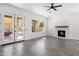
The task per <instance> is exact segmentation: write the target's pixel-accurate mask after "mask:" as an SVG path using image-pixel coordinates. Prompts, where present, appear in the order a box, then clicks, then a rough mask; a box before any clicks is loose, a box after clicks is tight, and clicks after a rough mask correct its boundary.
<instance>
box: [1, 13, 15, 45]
mask: <svg viewBox="0 0 79 59" xmlns="http://www.w3.org/2000/svg"><path fill="white" fill-rule="evenodd" d="M5 15H10V16H12V20H13V23H12V41H10V42H8V41H6V42H4V40H5V38H4V31H5V30H4V16H5ZM2 27H3V28H2V32H3V39H2V43H1V44H8V43H12V42H14V14H12V13H9V12H5V13H2Z"/></svg>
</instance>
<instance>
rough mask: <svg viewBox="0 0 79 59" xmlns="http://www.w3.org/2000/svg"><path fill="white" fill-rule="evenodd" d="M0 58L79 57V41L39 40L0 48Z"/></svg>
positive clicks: (47, 38)
mask: <svg viewBox="0 0 79 59" xmlns="http://www.w3.org/2000/svg"><path fill="white" fill-rule="evenodd" d="M0 55H1V56H79V41H78V40H67V39H56V38H50V37H46V38H41V39H40V38H39V39H33V40H28V41H23V42H19V43H14V44H9V45H4V46H1V47H0Z"/></svg>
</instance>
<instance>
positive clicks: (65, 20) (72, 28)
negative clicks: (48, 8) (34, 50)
mask: <svg viewBox="0 0 79 59" xmlns="http://www.w3.org/2000/svg"><path fill="white" fill-rule="evenodd" d="M47 21H48V36H53V37H58V36H57V30H60V29H61V28H55V26H61V25H64V26H66V25H67V26H69V27H68V28H66V29H62V30H66V35H67V36H66V37H65V38H66V39H77V40H79V12H73V13H69V14H64V15H61V14H59V15H58V14H57V15H56V14H55V15H53V17H51V18H49V19H48V20H47Z"/></svg>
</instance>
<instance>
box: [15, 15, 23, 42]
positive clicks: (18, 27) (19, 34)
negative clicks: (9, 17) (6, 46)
mask: <svg viewBox="0 0 79 59" xmlns="http://www.w3.org/2000/svg"><path fill="white" fill-rule="evenodd" d="M15 21H16V22H15V41H21V40H24V18H23V17H21V16H17V17H16V20H15Z"/></svg>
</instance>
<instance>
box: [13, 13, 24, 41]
mask: <svg viewBox="0 0 79 59" xmlns="http://www.w3.org/2000/svg"><path fill="white" fill-rule="evenodd" d="M17 16H18V17H22V18H23V20H24V31H23V40H25V17H24V16H23V15H18V14H14V42H17V41H23V40H17V39H16V19H17Z"/></svg>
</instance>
